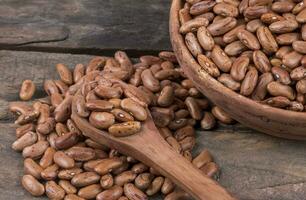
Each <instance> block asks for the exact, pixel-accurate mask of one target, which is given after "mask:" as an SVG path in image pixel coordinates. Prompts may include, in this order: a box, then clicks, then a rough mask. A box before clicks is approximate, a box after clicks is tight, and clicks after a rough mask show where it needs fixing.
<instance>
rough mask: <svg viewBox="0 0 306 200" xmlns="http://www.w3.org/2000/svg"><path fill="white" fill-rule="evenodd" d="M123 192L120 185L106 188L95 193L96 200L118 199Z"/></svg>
mask: <svg viewBox="0 0 306 200" xmlns="http://www.w3.org/2000/svg"><path fill="white" fill-rule="evenodd" d="M122 194H123V189H122V187H120V186H117V185H115V186H113V187H111V188H110V189H108V190H104V191H103V192H101V193H100V194H98V195H97V197H96V199H97V200H106V199H107V200H117V199H119V198H120V197H121V196H122Z"/></svg>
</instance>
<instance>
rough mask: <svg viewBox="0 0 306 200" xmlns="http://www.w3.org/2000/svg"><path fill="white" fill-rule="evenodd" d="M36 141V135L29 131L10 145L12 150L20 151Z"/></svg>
mask: <svg viewBox="0 0 306 200" xmlns="http://www.w3.org/2000/svg"><path fill="white" fill-rule="evenodd" d="M36 141H37V134H36V133H34V132H32V131H29V132H27V133H25V134H24V135H23V136H21V137H20V138H18V139H17V140H16V141H15V142H14V143H13V144H12V149H14V150H15V151H22V150H23V149H24V148H25V147H27V146H31V145H33V144H34V143H35V142H36Z"/></svg>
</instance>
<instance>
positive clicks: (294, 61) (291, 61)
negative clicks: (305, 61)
mask: <svg viewBox="0 0 306 200" xmlns="http://www.w3.org/2000/svg"><path fill="white" fill-rule="evenodd" d="M302 57H303V55H302V54H300V53H298V52H296V51H291V52H289V53H288V54H286V55H284V57H283V59H282V62H283V64H284V65H285V66H286V67H289V68H290V69H294V68H296V67H298V66H299V64H300V62H301V59H302Z"/></svg>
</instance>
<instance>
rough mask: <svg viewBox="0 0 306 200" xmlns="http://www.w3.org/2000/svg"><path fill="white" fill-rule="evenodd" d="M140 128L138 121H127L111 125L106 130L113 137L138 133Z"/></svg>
mask: <svg viewBox="0 0 306 200" xmlns="http://www.w3.org/2000/svg"><path fill="white" fill-rule="evenodd" d="M140 129H141V124H140V122H138V121H129V122H123V123H117V124H113V125H111V126H110V127H109V128H108V132H109V133H110V134H111V135H113V136H115V137H126V136H129V135H133V134H136V133H138V132H139V131H140Z"/></svg>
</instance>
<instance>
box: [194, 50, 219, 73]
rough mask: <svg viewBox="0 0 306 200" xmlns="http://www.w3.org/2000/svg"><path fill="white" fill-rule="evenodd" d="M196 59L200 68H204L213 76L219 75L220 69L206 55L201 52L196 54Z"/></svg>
mask: <svg viewBox="0 0 306 200" xmlns="http://www.w3.org/2000/svg"><path fill="white" fill-rule="evenodd" d="M197 59H198V62H199V64H200V66H201V67H202V69H203V70H205V71H206V72H207V73H208V74H209V75H211V76H212V77H214V78H216V77H218V76H220V71H219V69H218V67H217V66H216V65H215V63H213V62H212V61H211V60H210V59H209V58H208V57H206V56H205V55H203V54H200V55H198V57H197Z"/></svg>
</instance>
